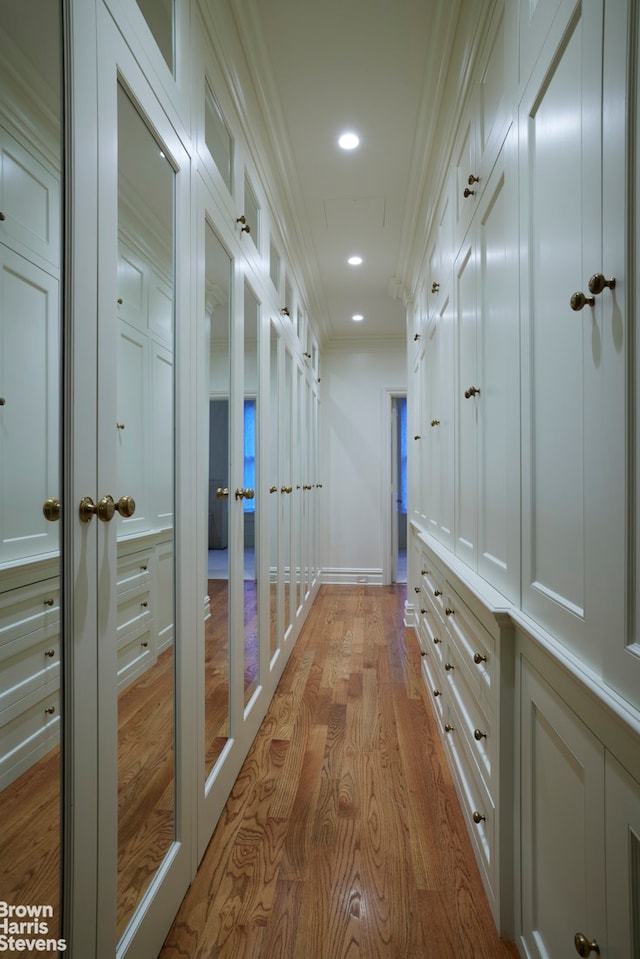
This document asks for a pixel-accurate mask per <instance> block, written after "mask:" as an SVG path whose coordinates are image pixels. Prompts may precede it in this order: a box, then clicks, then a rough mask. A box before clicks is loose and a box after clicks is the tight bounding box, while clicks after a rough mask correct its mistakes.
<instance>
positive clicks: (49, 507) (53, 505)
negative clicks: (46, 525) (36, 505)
mask: <svg viewBox="0 0 640 959" xmlns="http://www.w3.org/2000/svg"><path fill="white" fill-rule="evenodd" d="M42 512H43V513H44V518H45V519H46V520H48V521H49V522H50V523H55V522H57V521H58V520H59V519H60V500H59V499H46V500H45V501H44V503H43V504H42Z"/></svg>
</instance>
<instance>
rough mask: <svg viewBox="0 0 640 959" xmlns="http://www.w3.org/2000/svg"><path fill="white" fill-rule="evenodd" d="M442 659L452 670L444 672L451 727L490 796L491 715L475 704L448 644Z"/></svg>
mask: <svg viewBox="0 0 640 959" xmlns="http://www.w3.org/2000/svg"><path fill="white" fill-rule="evenodd" d="M446 659H447V663H446V665H449V666H452V667H453V668H452V669H449V670H445V673H446V676H447V679H446V693H447V701H448V702H450V703H451V707H452V709H453V710H454V711H455V715H454V716H453V718H452V719H451V725H453V726H454V727H455V731H456V734H457V735H458V737H461V738H462V739H463V740H464V743H465V746H466V750H467V752H468V754H469V756H470V757H471V758H472V760H473V762H474V764H475V767H476V770H477V772H478V775H479V776H481V777H482V779H483V781H484V784H485V786H486V789H487V791H488V793H489V794H490V795H491V796H492V797H493V796H495V793H496V789H495V784H494V782H493V779H492V773H493V770H494V768H495V766H494V749H493V746H494V741H493V737H492V722H491V718H490V717H491V712H490V711H488V710H486V709H484V708H483V707H482V706H481V705H480V703H479V702H478V699H477V698H476V696H475V690H474V688H473V687H472V686H471V685H470V684H469V681H468V677H467V675H466V674H465V670H464V669H463V668H462V666H461V663H460V660H459V657H458V655H457V652H456V650H455V649H454V648H453V647H452V646H451V645H448V646H447V649H446Z"/></svg>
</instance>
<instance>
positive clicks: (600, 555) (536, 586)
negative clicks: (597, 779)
mask: <svg viewBox="0 0 640 959" xmlns="http://www.w3.org/2000/svg"><path fill="white" fill-rule="evenodd" d="M602 25H603V3H602V0H594V2H592V3H588V4H581V3H576V4H575V5H573V4H564V5H563V6H562V8H561V10H560V11H559V13H558V16H557V17H556V21H555V22H554V29H553V30H552V31H551V32H550V35H549V37H548V39H547V41H546V43H545V47H544V49H543V52H542V54H541V56H540V58H539V60H538V64H537V66H536V68H535V70H534V72H533V74H532V77H531V80H530V82H529V84H528V87H527V89H526V92H525V95H524V97H523V100H522V102H521V106H520V119H519V123H520V130H519V134H520V136H519V139H520V184H521V213H522V217H521V220H522V222H521V231H522V233H521V235H522V236H523V237H527V238H528V242H527V243H524V244H522V251H523V263H522V269H521V278H522V287H521V289H522V298H523V299H522V304H521V312H522V315H523V317H524V318H525V320H526V322H525V325H524V333H523V351H524V355H523V364H522V369H523V451H524V456H523V583H522V588H523V596H522V602H523V608H524V609H525V610H526V612H528V613H529V614H531V615H532V616H533V617H534V618H535V619H537V620H538V621H539V622H541V623H543V624H544V625H545V626H546V627H547V628H549V629H550V630H552V631H553V632H554V633H555V634H556V635H558V636H559V637H561V638H562V639H563V640H564V641H565V642H566V643H568V644H569V645H572V646H574V647H575V648H576V649H577V650H579V655H580V656H581V657H583V658H584V659H585V660H586V661H587V662H591V663H592V664H595V661H596V660H597V658H598V657H599V654H598V646H599V642H600V637H599V632H600V629H601V628H602V625H603V620H602V611H603V610H604V609H605V608H606V607H607V606H608V605H610V604H611V605H613V606H616V601H615V596H616V584H615V580H616V574H617V570H616V566H617V562H616V563H612V562H611V561H610V560H611V557H610V555H609V554H608V552H607V551H606V550H605V549H604V548H603V544H602V542H601V535H600V534H601V532H602V531H601V530H599V529H598V520H597V517H598V516H599V515H601V514H602V504H603V503H605V502H607V501H609V497H610V496H611V493H610V491H609V490H608V488H607V462H610V461H611V459H614V460H616V461H617V459H618V457H621V458H622V460H623V458H624V450H623V449H615V450H614V449H613V448H610V446H609V440H610V438H612V430H613V431H614V434H615V432H617V426H616V424H615V423H610V422H607V417H606V411H605V408H604V406H603V404H602V402H601V398H602V395H603V386H604V380H603V371H604V367H603V356H604V355H605V353H606V351H608V350H609V349H610V347H611V340H610V331H608V330H605V329H604V327H603V316H602V298H600V299H599V300H593V302H592V303H589V302H586V300H585V298H582V297H580V296H578V297H577V298H576V299H575V300H574V301H573V304H574V307H575V308H573V309H572V306H571V298H572V294H574V293H578V294H584V297H589V296H590V294H589V290H588V287H587V283H588V280H589V277H590V275H591V274H593V273H594V272H596V271H597V270H599V269H600V264H601V263H602V195H601V175H602V169H601V157H602V51H603V43H602ZM563 117H570V118H571V122H560V120H559V118H563ZM616 442H617V440H616ZM621 509H622V507H621Z"/></svg>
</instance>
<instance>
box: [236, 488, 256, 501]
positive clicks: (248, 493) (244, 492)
mask: <svg viewBox="0 0 640 959" xmlns="http://www.w3.org/2000/svg"><path fill="white" fill-rule="evenodd" d="M255 495H256V494H255V491H254V490H252V489H237V490H236V491H235V493H234V496H235V498H236V499H253V497H254V496H255Z"/></svg>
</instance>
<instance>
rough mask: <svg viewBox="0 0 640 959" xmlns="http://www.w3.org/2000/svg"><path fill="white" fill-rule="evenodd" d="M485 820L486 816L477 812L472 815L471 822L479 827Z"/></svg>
mask: <svg viewBox="0 0 640 959" xmlns="http://www.w3.org/2000/svg"><path fill="white" fill-rule="evenodd" d="M486 818H487V817H486V816H483V815H482V813H481V812H478V811H477V810H476V811H475V812H474V814H473V821H474V823H475V824H476V826H479V825H480V823H481V822H484V821H485V820H486Z"/></svg>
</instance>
